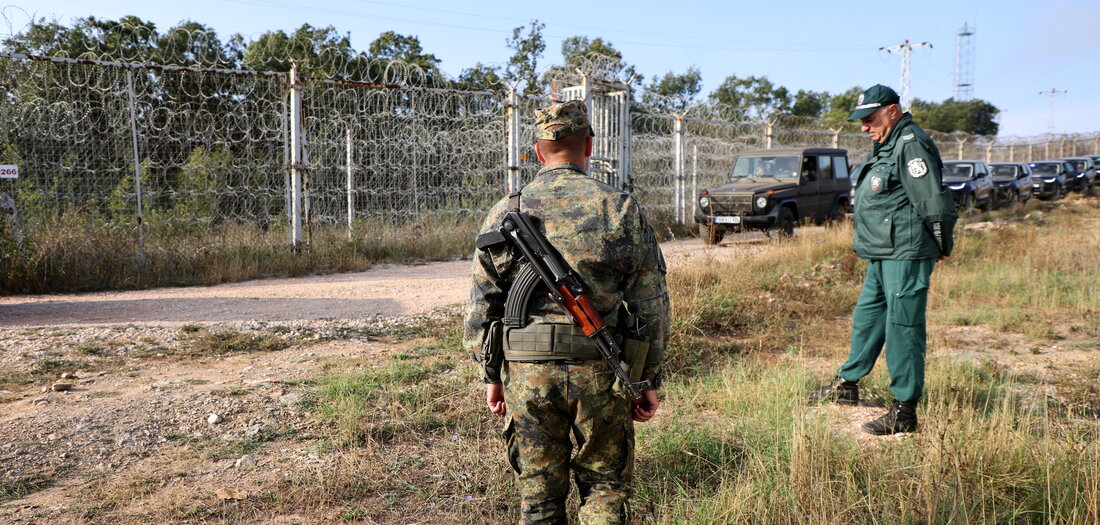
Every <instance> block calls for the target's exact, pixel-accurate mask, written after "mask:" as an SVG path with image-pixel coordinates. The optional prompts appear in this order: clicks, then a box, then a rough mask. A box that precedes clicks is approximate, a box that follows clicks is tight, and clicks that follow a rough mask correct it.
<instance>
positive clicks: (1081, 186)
mask: <svg viewBox="0 0 1100 525" xmlns="http://www.w3.org/2000/svg"><path fill="white" fill-rule="evenodd" d="M1062 160H1064V161H1066V162H1068V163H1070V165H1071V166H1073V172H1074V175H1073V178H1074V179H1075V181H1076V184H1074V185H1072V186H1073V187H1074V189H1076V190H1077V191H1081V192H1084V193H1088V194H1092V187H1093V186H1095V185H1096V163H1095V162H1093V160H1092V158H1091V157H1071V158H1068V159H1062Z"/></svg>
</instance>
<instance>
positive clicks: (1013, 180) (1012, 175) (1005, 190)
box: [989, 162, 1032, 205]
mask: <svg viewBox="0 0 1100 525" xmlns="http://www.w3.org/2000/svg"><path fill="white" fill-rule="evenodd" d="M989 174H990V175H992V176H993V185H994V191H996V192H997V200H998V201H999V202H1002V203H1006V204H1009V205H1011V204H1016V203H1018V202H1027V201H1028V200H1030V199H1031V195H1032V179H1031V168H1030V167H1028V165H1027V164H1025V163H1023V162H998V163H996V164H990V165H989Z"/></svg>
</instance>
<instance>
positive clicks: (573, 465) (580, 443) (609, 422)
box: [501, 360, 634, 524]
mask: <svg viewBox="0 0 1100 525" xmlns="http://www.w3.org/2000/svg"><path fill="white" fill-rule="evenodd" d="M501 378H502V380H503V382H504V400H505V401H506V402H507V403H508V416H507V418H506V420H505V424H504V440H505V443H506V444H507V453H508V462H509V463H511V465H512V470H513V471H514V472H515V478H516V485H517V488H518V489H519V494H520V499H521V505H522V506H521V512H522V518H521V523H523V524H559V523H560V524H564V523H566V511H565V499H566V496H567V495H568V494H569V471H570V470H572V471H573V476H574V479H575V481H576V483H577V488H578V492H579V495H580V501H581V508H580V513H579V515H578V517H579V519H580V523H584V524H597V523H598V524H605V523H606V524H621V523H627V522H629V520H630V507H629V505H628V500H629V499H630V483H631V481H632V479H633V477H634V422H633V420H632V418H631V412H630V401H628V400H627V399H625V398H623V397H622V396H620V395H616V394H614V393H612V391H611V387H612V383H613V382H614V379H615V378H614V374H613V373H612V372H611V368H610V367H609V366H608V365H607V363H605V362H604V361H603V360H593V361H579V362H571V363H568V364H566V363H555V362H543V363H525V362H516V361H507V362H505V364H504V367H503V373H502V376H501ZM570 434H572V438H573V439H574V440H576V444H577V451H576V453H575V454H573V442H572V441H571V440H570Z"/></svg>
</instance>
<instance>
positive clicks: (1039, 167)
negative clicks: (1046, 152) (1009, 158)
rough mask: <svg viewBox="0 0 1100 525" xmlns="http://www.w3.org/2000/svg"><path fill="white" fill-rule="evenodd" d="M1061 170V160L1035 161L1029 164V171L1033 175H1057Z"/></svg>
mask: <svg viewBox="0 0 1100 525" xmlns="http://www.w3.org/2000/svg"><path fill="white" fill-rule="evenodd" d="M1061 172H1062V163H1061V162H1036V163H1035V164H1032V165H1031V173H1032V174H1033V175H1057V174H1059V173H1061Z"/></svg>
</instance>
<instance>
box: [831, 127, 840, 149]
mask: <svg viewBox="0 0 1100 525" xmlns="http://www.w3.org/2000/svg"><path fill="white" fill-rule="evenodd" d="M840 129H841V128H836V130H834V131H833V147H834V148H839V147H840Z"/></svg>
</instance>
